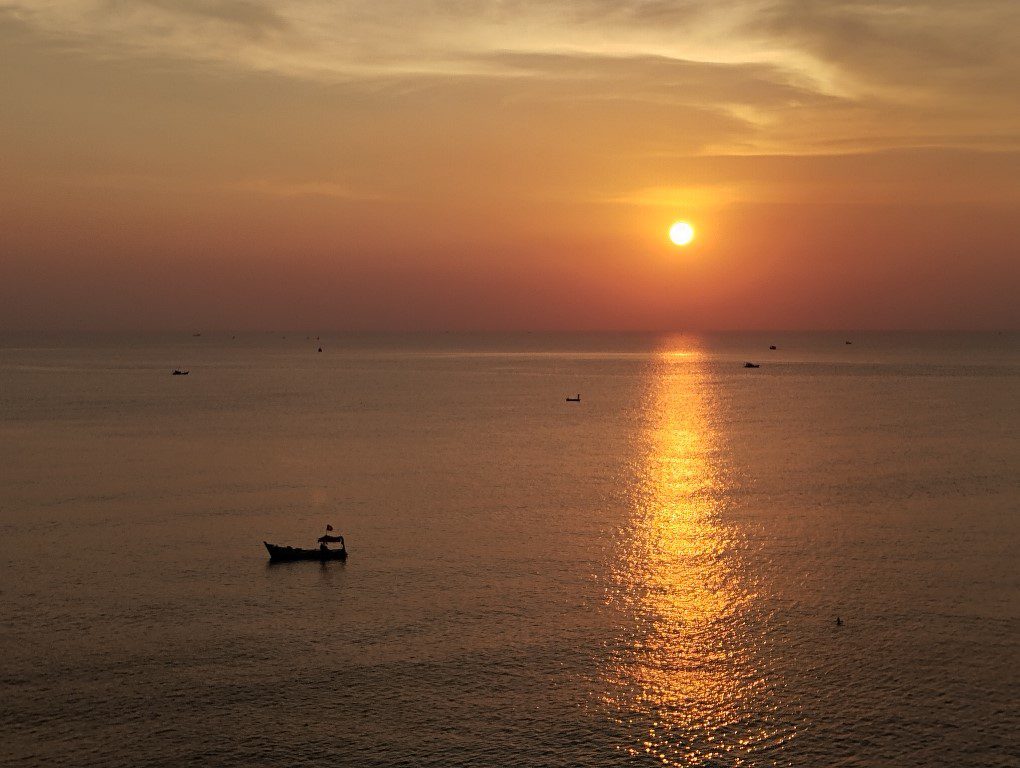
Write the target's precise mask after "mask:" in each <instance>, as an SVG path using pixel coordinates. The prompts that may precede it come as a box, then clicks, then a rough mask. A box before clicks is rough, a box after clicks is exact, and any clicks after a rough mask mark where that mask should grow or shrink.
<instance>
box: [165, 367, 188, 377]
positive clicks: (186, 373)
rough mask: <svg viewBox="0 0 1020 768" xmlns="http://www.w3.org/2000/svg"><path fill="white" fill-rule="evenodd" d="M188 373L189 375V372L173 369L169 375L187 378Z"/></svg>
mask: <svg viewBox="0 0 1020 768" xmlns="http://www.w3.org/2000/svg"><path fill="white" fill-rule="evenodd" d="M189 373H191V371H182V370H181V369H180V368H174V371H173V373H171V374H170V375H171V376H187V375H188V374H189Z"/></svg>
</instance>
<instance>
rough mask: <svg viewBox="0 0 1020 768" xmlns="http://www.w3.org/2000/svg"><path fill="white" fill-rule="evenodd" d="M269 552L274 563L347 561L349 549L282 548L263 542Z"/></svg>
mask: <svg viewBox="0 0 1020 768" xmlns="http://www.w3.org/2000/svg"><path fill="white" fill-rule="evenodd" d="M262 543H263V544H265V545H266V549H267V550H268V552H269V560H270V561H271V562H274V563H278V562H279V563H282V562H289V561H292V560H321V561H326V560H346V559H347V549H346V548H344V549H323V548H319V549H301V548H299V547H281V546H278V545H276V544H270V543H269V542H268V541H263V542H262Z"/></svg>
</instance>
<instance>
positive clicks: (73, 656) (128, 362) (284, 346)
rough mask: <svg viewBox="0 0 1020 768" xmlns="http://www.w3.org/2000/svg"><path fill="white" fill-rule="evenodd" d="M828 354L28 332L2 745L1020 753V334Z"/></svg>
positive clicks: (530, 753)
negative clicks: (324, 537) (326, 552)
mask: <svg viewBox="0 0 1020 768" xmlns="http://www.w3.org/2000/svg"><path fill="white" fill-rule="evenodd" d="M843 341H844V337H843V336H833V335H824V334H820V335H794V334H773V335H771V336H754V335H743V336H741V335H726V336H706V337H701V336H690V335H685V336H671V337H670V336H661V337H638V336H537V335H536V336H519V337H458V336H434V337H357V338H342V337H338V338H332V337H330V338H327V337H323V338H322V340H321V341H316V340H314V339H306V338H305V337H304V336H303V335H291V334H288V336H287V338H281V335H280V334H275V335H265V334H261V335H255V334H249V335H241V336H239V337H238V338H237V339H231V338H230V337H229V336H216V335H212V336H210V335H206V336H202V337H198V338H192V337H190V336H187V335H185V336H183V337H169V336H166V337H151V338H142V337H136V338H131V339H113V338H100V339H85V338H78V339H73V338H65V339H58V338H35V339H8V340H6V341H5V342H4V343H3V344H2V345H0V534H2V536H0V563H2V568H3V570H2V573H3V577H2V585H0V590H2V591H0V610H2V614H0V618H2V638H0V657H2V660H0V740H2V745H3V747H2V748H3V758H2V760H0V762H2V763H3V764H5V765H11V766H36V765H96V766H156V765H196V766H197V765H221V766H247V765H281V766H283V765H286V766H292V765H312V766H320V765H322V766H328V765H383V766H396V765H434V766H462V765H471V766H486V765H522V766H573V765H590V766H615V765H621V764H633V765H656V764H666V765H684V766H686V765H690V766H739V765H746V766H759V765H762V766H765V765H790V766H828V765H841V766H856V765H861V766H864V765H867V766H893V765H895V766H931V765H955V766H1018V765H1020V736H1018V734H1020V714H1018V713H1020V708H1018V706H1017V699H1018V692H1020V663H1018V661H1020V653H1018V651H1020V634H1018V630H1020V584H1018V568H1017V562H1018V557H1017V556H1018V549H1020V536H1018V532H1020V509H1018V508H1020V483H1018V467H1020V443H1018V435H1020V407H1018V402H1020V397H1018V395H1020V386H1018V384H1020V337H1018V336H1017V335H951V336H946V335H927V336H926V335H881V334H870V335H868V334H857V335H855V336H854V337H853V341H854V343H853V345H845V344H844V343H843ZM770 343H775V344H777V345H778V347H779V349H778V350H776V351H772V352H770V351H769V350H768V345H769V344H770ZM320 344H321V345H322V346H323V348H324V351H323V353H321V354H319V353H317V352H316V347H317V346H319V345H320ZM744 360H755V361H758V362H760V363H761V364H762V367H761V368H760V369H757V370H745V369H743V368H742V367H741V364H742V362H743V361H744ZM174 366H184V367H189V368H190V369H191V375H189V376H187V377H171V376H170V375H169V370H170V369H171V368H172V367H174ZM576 392H581V393H582V402H581V403H580V404H574V403H566V402H565V396H566V395H571V394H574V393H576ZM326 523H332V524H333V525H334V526H336V527H337V528H338V529H340V530H341V531H342V532H343V533H344V534H345V535H346V536H347V542H348V548H349V550H350V559H349V561H348V562H347V563H346V564H340V563H329V564H326V565H320V564H317V563H295V564H288V565H279V566H268V565H267V563H266V554H265V551H264V550H263V549H262V544H261V542H262V540H263V539H266V540H268V541H271V542H277V543H283V544H296V545H300V544H309V543H311V542H312V540H313V539H314V537H315V536H317V535H318V534H319V533H320V532H321V529H322V527H323V526H324V525H325V524H326ZM837 615H838V616H841V617H842V618H843V619H844V621H845V624H844V626H842V627H837V626H835V623H834V622H835V617H836V616H837Z"/></svg>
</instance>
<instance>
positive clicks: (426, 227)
mask: <svg viewBox="0 0 1020 768" xmlns="http://www.w3.org/2000/svg"><path fill="white" fill-rule="evenodd" d="M1017 39H1020V3H1017V2H1015V0H972V1H971V2H968V3H965V4H964V3H960V2H957V1H956V0H924V1H922V0H909V1H906V0H902V1H897V0H889V1H888V2H882V3H874V2H864V1H863V0H833V1H832V2H821V1H819V2H808V1H807V0H676V1H675V2H662V1H661V0H644V1H643V2H624V1H621V0H617V1H615V2H609V0H543V1H542V2H526V1H524V0H516V1H515V2H511V1H509V0H501V1H496V0H489V1H486V0H479V1H478V2H473V3H462V2H455V1H454V0H435V2H430V3H406V2H405V3H396V2H390V1H386V0H352V1H351V2H342V1H338V0H289V1H288V2H287V3H269V2H260V1H258V0H35V1H30V0H13V2H12V1H8V2H6V3H4V4H3V5H2V6H0V53H2V61H3V65H2V77H0V104H2V106H3V108H2V109H0V168H2V170H3V172H2V174H0V328H8V329H32V328H44V329H48V328H60V329H74V328H81V329H107V328H110V329H136V328H139V329H163V328H166V329H170V328H180V329H191V328H203V329H210V330H211V329H215V328H222V329H245V328H252V329H254V328H277V329H280V328H290V329H322V330H327V329H330V330H367V329H394V330H396V329H416V328H421V329H448V328H449V329H481V330H486V329H499V330H504V329H676V328H716V329H727V328H822V329H824V328H1018V327H1020V299H1018V296H1020V247H1018V243H1020V182H1018V179H1020V97H1018V96H1017V93H1018V91H1017V83H1020V47H1018V46H1017V45H1016V44H1015V41H1016V40H1017ZM675 219H686V220H688V221H691V222H692V223H693V224H694V226H695V227H696V230H697V239H696V240H695V242H694V244H693V245H692V246H690V247H688V248H686V249H679V248H677V247H675V246H673V245H671V244H670V242H669V240H668V237H667V230H668V228H669V225H670V223H671V222H672V221H674V220H675Z"/></svg>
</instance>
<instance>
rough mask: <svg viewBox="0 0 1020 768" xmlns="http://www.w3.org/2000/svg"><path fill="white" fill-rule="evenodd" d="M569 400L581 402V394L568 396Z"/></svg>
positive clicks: (570, 401)
mask: <svg viewBox="0 0 1020 768" xmlns="http://www.w3.org/2000/svg"><path fill="white" fill-rule="evenodd" d="M567 402H568V403H579V402H581V396H580V395H578V396H577V397H568V398H567Z"/></svg>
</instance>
